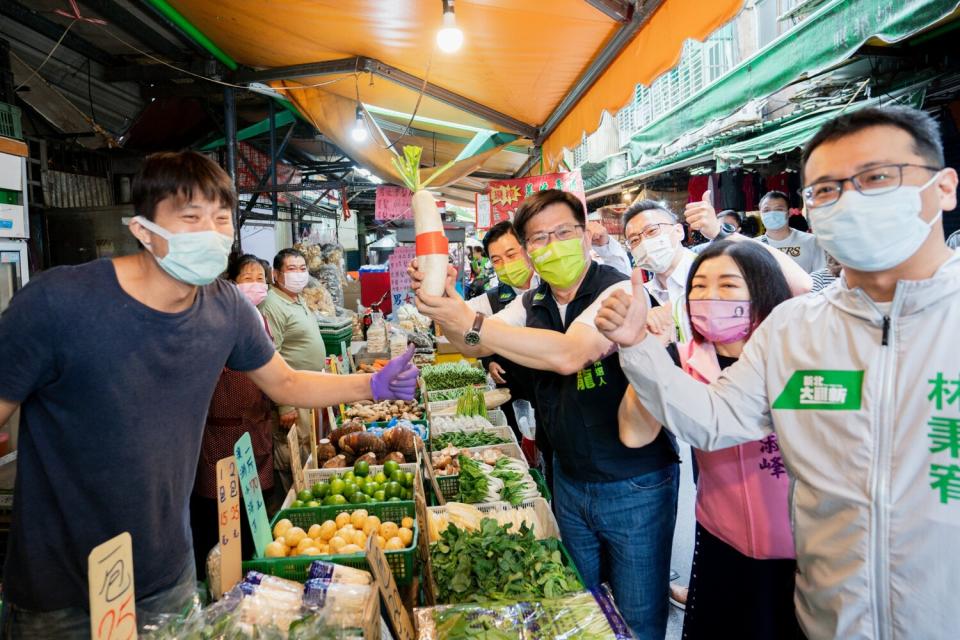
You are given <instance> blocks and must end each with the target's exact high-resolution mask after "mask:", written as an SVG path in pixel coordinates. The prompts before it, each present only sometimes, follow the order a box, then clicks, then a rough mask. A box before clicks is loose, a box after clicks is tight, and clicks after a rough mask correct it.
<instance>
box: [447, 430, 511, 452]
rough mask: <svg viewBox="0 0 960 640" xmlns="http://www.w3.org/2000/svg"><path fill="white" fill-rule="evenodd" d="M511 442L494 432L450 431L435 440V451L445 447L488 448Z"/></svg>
mask: <svg viewBox="0 0 960 640" xmlns="http://www.w3.org/2000/svg"><path fill="white" fill-rule="evenodd" d="M509 442H511V440H510V439H509V438H504V437H503V436H499V435H497V434H496V433H494V432H492V431H473V432H470V431H450V432H448V433H441V434H438V435H436V436H434V438H433V446H434V448H435V449H443V448H444V447H449V446H453V447H458V448H461V449H462V448H464V447H486V446H489V445H493V444H507V443H509Z"/></svg>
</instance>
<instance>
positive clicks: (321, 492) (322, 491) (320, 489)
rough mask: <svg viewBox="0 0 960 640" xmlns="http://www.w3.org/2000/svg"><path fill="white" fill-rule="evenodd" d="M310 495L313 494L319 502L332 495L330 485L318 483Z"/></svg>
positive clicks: (311, 488) (312, 488)
mask: <svg viewBox="0 0 960 640" xmlns="http://www.w3.org/2000/svg"><path fill="white" fill-rule="evenodd" d="M310 493H312V494H313V497H314V498H316V499H317V500H323V499H324V498H326V497H327V496H328V495H330V483H329V482H318V483H316V484H315V485H313V486H312V487H310Z"/></svg>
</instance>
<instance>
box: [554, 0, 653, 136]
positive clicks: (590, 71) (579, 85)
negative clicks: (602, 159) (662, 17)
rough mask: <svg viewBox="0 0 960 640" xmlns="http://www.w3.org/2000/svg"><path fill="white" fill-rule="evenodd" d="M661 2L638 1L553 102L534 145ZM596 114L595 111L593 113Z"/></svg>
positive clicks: (562, 115) (595, 79) (560, 117)
mask: <svg viewBox="0 0 960 640" xmlns="http://www.w3.org/2000/svg"><path fill="white" fill-rule="evenodd" d="M661 4H663V0H643V1H642V2H641V3H640V4H638V6H637V9H636V11H634V12H633V15H632V16H631V17H630V21H629V22H626V23H624V24H623V25H622V26H621V27H620V29H619V30H617V33H615V34H614V36H613V38H611V39H610V41H609V42H608V43H607V44H606V45H604V47H603V49H602V50H601V51H600V53H599V55H597V57H596V58H594V59H593V62H591V63H590V66H589V67H587V69H586V71H584V72H583V75H581V76H580V78H578V79H577V81H576V82H575V83H574V85H573V87H571V89H570V91H569V92H568V93H567V95H566V96H564V98H563V100H561V101H560V104H558V105H557V107H556V109H554V110H553V113H551V114H550V116H549V117H548V118H547V121H546V122H544V123H543V126H542V127H540V135H539V136H538V137H537V139H536V144H537V146H540V145H541V144H543V141H544V140H546V139H547V138H548V137H549V136H550V134H551V133H553V132H554V131H555V130H556V128H557V127H558V126H559V125H560V123H561V122H563V119H564V118H566V117H567V115H569V113H570V111H572V110H573V108H574V107H575V106H576V104H577V103H578V102H580V98H582V97H583V96H584V94H586V93H587V91H589V90H590V87H592V86H593V83H594V82H596V81H597V78H599V77H600V76H601V75H602V74H603V72H604V71H606V70H607V67H609V66H610V64H611V63H613V61H614V60H615V59H616V58H617V56H618V55H620V53H621V52H622V51H623V50H624V49H625V48H626V47H627V45H629V44H630V43H631V42H632V41H633V39H634V37H636V35H637V33H639V32H640V29H642V28H643V25H645V24H646V23H647V21H648V20H649V19H650V16H652V15H653V12H654V11H656V10H657V8H658V7H659V6H660V5H661ZM597 115H598V116H599V114H597Z"/></svg>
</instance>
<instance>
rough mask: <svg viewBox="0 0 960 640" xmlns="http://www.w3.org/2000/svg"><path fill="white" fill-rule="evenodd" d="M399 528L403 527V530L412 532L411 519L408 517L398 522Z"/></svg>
mask: <svg viewBox="0 0 960 640" xmlns="http://www.w3.org/2000/svg"><path fill="white" fill-rule="evenodd" d="M400 526H401V527H403V528H405V529H411V530H412V529H413V518H411V517H410V516H407V517H406V518H404V519H403V520H401V521H400Z"/></svg>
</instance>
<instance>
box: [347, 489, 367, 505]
mask: <svg viewBox="0 0 960 640" xmlns="http://www.w3.org/2000/svg"><path fill="white" fill-rule="evenodd" d="M366 501H367V494H365V493H360V492H359V491H357V492H356V493H355V494H353V495H352V496H350V504H363V503H364V502H366Z"/></svg>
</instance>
